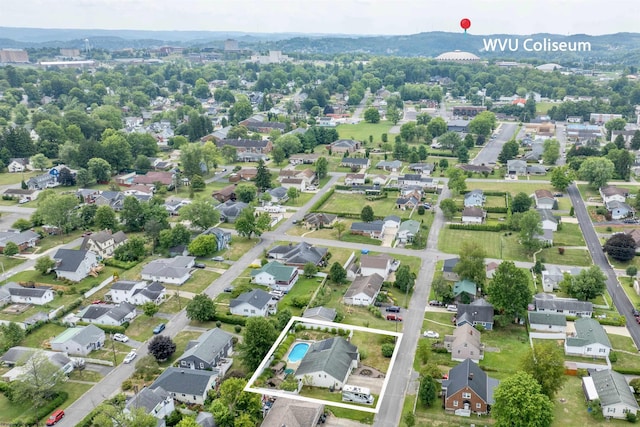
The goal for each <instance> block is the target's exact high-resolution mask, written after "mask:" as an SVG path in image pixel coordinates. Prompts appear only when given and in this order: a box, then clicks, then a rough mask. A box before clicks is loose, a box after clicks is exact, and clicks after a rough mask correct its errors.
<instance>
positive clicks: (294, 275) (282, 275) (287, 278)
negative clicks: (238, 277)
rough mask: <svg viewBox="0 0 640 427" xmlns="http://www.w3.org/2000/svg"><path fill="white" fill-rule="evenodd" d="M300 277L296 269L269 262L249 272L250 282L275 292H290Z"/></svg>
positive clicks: (276, 262)
mask: <svg viewBox="0 0 640 427" xmlns="http://www.w3.org/2000/svg"><path fill="white" fill-rule="evenodd" d="M299 278H300V275H299V274H298V269H297V268H296V267H291V266H288V265H284V264H281V263H279V262H278V261H271V262H269V263H267V264H265V265H263V266H262V267H260V268H256V269H254V270H251V281H252V282H253V283H257V284H258V285H263V286H269V287H270V288H271V289H273V290H276V291H283V292H284V291H287V292H288V291H290V290H291V288H293V285H295V284H296V282H297V281H298V279H299Z"/></svg>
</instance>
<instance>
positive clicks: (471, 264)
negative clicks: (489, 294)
mask: <svg viewBox="0 0 640 427" xmlns="http://www.w3.org/2000/svg"><path fill="white" fill-rule="evenodd" d="M486 256H487V254H486V252H485V251H484V249H483V248H482V246H480V245H479V244H477V243H475V242H465V243H463V245H462V250H461V251H460V261H459V262H458V263H457V264H456V266H455V267H454V268H453V269H454V271H455V272H456V273H457V274H458V276H460V278H461V279H467V280H470V281H472V282H473V283H475V284H476V285H478V287H480V288H482V287H483V285H484V282H485V279H486V277H487V268H486V266H485V263H484V259H485V257H486Z"/></svg>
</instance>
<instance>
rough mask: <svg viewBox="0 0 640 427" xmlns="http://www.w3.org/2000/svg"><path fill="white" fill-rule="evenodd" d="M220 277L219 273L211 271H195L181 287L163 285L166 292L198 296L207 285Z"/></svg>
mask: <svg viewBox="0 0 640 427" xmlns="http://www.w3.org/2000/svg"><path fill="white" fill-rule="evenodd" d="M218 277H220V274H219V273H216V272H213V271H205V270H196V271H194V272H193V273H192V274H191V278H190V279H189V280H187V281H186V282H185V283H184V285H182V286H175V285H172V284H169V283H165V287H166V288H167V292H169V293H173V292H175V291H184V292H193V293H194V294H199V293H200V292H202V291H204V290H205V289H207V287H209V285H210V284H211V283H212V282H213V281H214V280H216V279H217V278H218Z"/></svg>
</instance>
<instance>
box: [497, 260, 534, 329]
mask: <svg viewBox="0 0 640 427" xmlns="http://www.w3.org/2000/svg"><path fill="white" fill-rule="evenodd" d="M488 294H489V300H490V301H491V303H492V304H493V306H494V307H495V309H496V310H497V311H498V312H500V313H502V314H504V315H505V316H506V317H508V318H509V319H515V318H522V317H523V316H525V314H526V312H527V306H528V305H529V303H530V302H531V298H532V292H531V289H530V288H529V277H528V276H527V273H526V272H525V271H524V270H522V269H519V268H518V267H516V265H515V264H514V263H513V261H503V262H502V263H501V264H500V265H499V266H498V268H497V269H496V271H495V273H494V275H493V279H492V281H491V283H490V284H489V289H488Z"/></svg>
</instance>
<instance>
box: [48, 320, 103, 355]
mask: <svg viewBox="0 0 640 427" xmlns="http://www.w3.org/2000/svg"><path fill="white" fill-rule="evenodd" d="M104 341H105V333H104V331H103V330H102V329H100V328H98V327H97V326H94V325H87V326H77V327H75V328H68V329H67V330H66V331H64V332H62V333H61V334H60V335H58V336H57V337H55V338H54V339H53V340H51V350H55V351H63V352H65V353H67V354H71V355H75V356H86V355H88V354H89V353H91V352H92V351H93V350H99V349H101V348H102V347H104Z"/></svg>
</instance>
